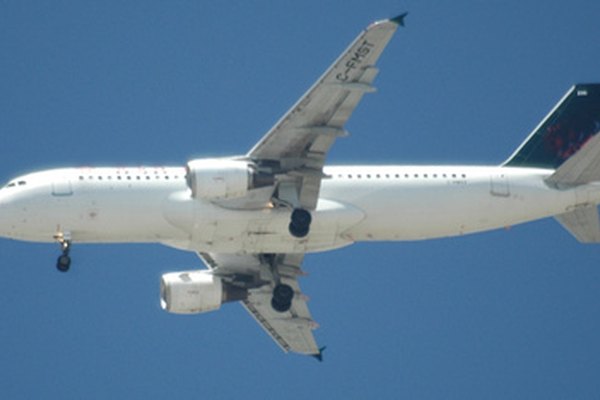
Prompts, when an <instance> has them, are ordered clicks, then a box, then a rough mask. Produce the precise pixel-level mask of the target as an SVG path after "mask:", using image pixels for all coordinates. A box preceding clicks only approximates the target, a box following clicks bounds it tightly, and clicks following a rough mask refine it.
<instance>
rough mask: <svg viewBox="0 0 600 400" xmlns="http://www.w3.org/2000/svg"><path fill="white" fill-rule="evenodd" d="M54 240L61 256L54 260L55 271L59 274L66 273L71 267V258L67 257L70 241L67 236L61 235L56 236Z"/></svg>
mask: <svg viewBox="0 0 600 400" xmlns="http://www.w3.org/2000/svg"><path fill="white" fill-rule="evenodd" d="M55 239H56V240H57V241H58V243H59V244H60V248H61V250H62V254H61V255H60V256H59V257H58V259H57V260H56V269H58V270H59V271H60V272H67V271H68V270H69V268H70V267H71V256H69V253H70V251H71V239H70V238H69V236H68V235H65V234H62V233H60V234H57V235H56V236H55Z"/></svg>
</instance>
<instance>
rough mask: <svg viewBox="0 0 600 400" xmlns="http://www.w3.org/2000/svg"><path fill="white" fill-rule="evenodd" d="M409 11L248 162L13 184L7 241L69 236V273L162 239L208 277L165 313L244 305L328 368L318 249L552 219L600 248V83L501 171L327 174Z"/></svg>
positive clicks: (345, 58) (164, 284)
mask: <svg viewBox="0 0 600 400" xmlns="http://www.w3.org/2000/svg"><path fill="white" fill-rule="evenodd" d="M405 17H406V13H405V14H402V15H399V16H397V17H395V18H391V19H387V20H381V21H377V22H374V23H373V24H371V25H369V26H368V27H367V28H366V29H365V30H364V31H362V32H361V33H360V34H359V35H358V37H357V38H356V39H355V40H354V41H353V42H352V43H351V44H350V46H349V47H348V48H347V49H346V50H345V51H344V52H343V53H342V54H341V55H340V56H339V58H338V59H337V60H336V61H335V62H334V63H333V64H332V65H331V66H330V67H329V68H328V69H327V70H326V71H325V73H324V74H323V75H322V76H321V77H320V78H319V79H318V80H317V81H316V83H315V84H314V85H313V86H312V87H311V88H310V89H309V90H308V91H307V92H306V93H305V94H304V95H303V96H302V97H301V98H300V99H299V100H298V102H297V103H296V104H294V105H293V106H292V108H291V109H290V110H289V111H287V112H286V113H285V114H284V115H283V117H282V118H281V119H280V120H279V121H278V122H277V123H276V124H275V125H274V126H273V127H272V128H271V129H270V130H269V131H268V132H267V133H266V134H265V135H264V136H263V137H262V139H260V141H259V142H258V143H257V144H256V145H255V146H254V147H253V148H251V149H250V150H249V151H248V152H247V153H246V154H245V155H240V156H233V157H224V158H204V159H193V160H191V161H189V162H187V164H185V166H174V167H131V168H120V167H98V168H92V167H83V168H62V169H52V170H44V171H40V172H34V173H30V174H27V175H24V176H20V177H17V178H15V179H13V180H11V181H10V182H8V184H6V185H5V186H4V187H3V188H2V189H0V236H2V237H5V238H10V239H15V240H23V241H34V242H50V243H52V242H56V243H58V244H59V245H60V248H61V253H60V256H59V257H58V259H57V262H56V267H57V268H58V270H59V271H62V272H66V271H68V270H69V268H70V266H71V253H70V252H71V249H72V247H73V246H74V245H79V244H84V243H161V244H163V245H166V246H170V247H174V248H176V249H180V250H184V251H192V252H196V253H197V254H198V256H199V257H200V259H201V260H202V261H203V262H204V264H205V266H206V267H207V268H205V269H195V270H190V271H178V272H169V273H166V274H164V275H162V277H161V280H160V286H161V292H160V293H161V294H160V301H161V306H162V308H163V309H164V310H165V311H167V312H171V313H177V314H197V313H205V312H209V311H215V310H218V309H219V308H220V307H221V305H222V304H223V303H226V302H240V303H241V304H242V305H243V306H244V307H245V308H246V310H247V311H248V312H249V313H250V314H251V315H252V316H253V317H254V318H255V319H256V321H257V322H258V323H259V324H260V325H261V326H262V328H264V330H265V331H266V332H267V333H268V334H269V335H270V336H271V338H272V339H273V340H274V341H275V342H276V343H277V344H278V345H279V346H280V347H281V349H283V350H284V351H285V352H295V353H300V354H305V355H312V356H314V357H316V358H318V359H320V360H321V359H322V349H323V348H321V347H319V346H318V345H317V343H316V340H315V338H314V335H313V332H312V331H313V329H315V328H316V327H317V324H316V323H315V322H314V321H313V319H312V316H311V313H310V311H309V309H308V306H307V297H306V296H305V295H304V294H303V293H302V291H301V290H300V287H299V284H298V279H299V278H300V277H302V276H303V275H304V272H303V270H302V268H301V264H302V261H303V258H304V255H305V254H306V253H314V252H323V251H328V250H332V249H338V248H342V247H345V246H349V245H351V244H353V243H355V242H361V241H408V240H424V239H432V238H441V237H453V236H461V235H465V234H471V233H476V232H483V231H488V230H492V229H499V228H504V227H509V226H512V225H516V224H521V223H525V222H529V221H534V220H537V219H541V218H547V217H554V218H555V219H556V220H558V222H559V223H560V224H562V226H564V227H565V228H566V229H567V230H568V231H569V232H570V233H571V234H572V235H573V236H574V237H575V238H576V239H577V240H579V241H580V242H584V243H599V242H600V222H599V218H598V211H597V205H598V204H599V203H600V135H597V133H598V132H599V131H600V84H598V83H593V84H577V85H575V86H573V87H572V88H571V89H569V91H568V92H567V93H566V94H565V95H564V97H563V98H562V99H561V100H560V101H559V102H558V104H557V105H556V106H555V107H554V109H552V110H551V111H550V113H549V114H548V115H547V116H546V117H545V118H544V119H543V120H542V122H541V123H540V124H539V125H538V126H537V127H536V128H535V129H534V130H533V132H532V133H531V134H530V135H529V136H528V137H527V139H526V140H525V141H524V142H523V144H521V145H520V146H519V147H518V148H517V149H516V150H515V151H514V153H513V154H512V155H510V157H508V159H507V160H506V161H505V162H504V163H502V164H501V165H491V166H465V165H449V166H444V165H430V166H415V165H371V166H365V165H352V166H325V159H326V156H327V153H328V151H329V149H330V147H331V146H332V145H333V143H334V142H335V140H336V139H337V138H342V137H344V136H347V131H346V130H345V128H344V127H345V124H346V122H347V121H348V119H349V118H350V115H351V114H352V112H353V111H354V109H355V108H356V106H357V105H358V103H359V102H360V100H361V99H362V97H363V95H364V94H366V93H370V92H373V91H374V90H375V89H374V87H373V86H372V83H373V81H374V79H375V77H376V75H377V73H378V68H377V66H376V64H377V61H378V59H379V57H380V55H381V53H382V51H383V50H384V48H385V47H386V45H387V44H388V42H389V41H390V39H391V38H392V36H393V35H394V33H395V32H396V31H397V30H398V28H399V27H401V26H404V20H405Z"/></svg>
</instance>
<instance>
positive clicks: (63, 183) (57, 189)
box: [52, 178, 73, 196]
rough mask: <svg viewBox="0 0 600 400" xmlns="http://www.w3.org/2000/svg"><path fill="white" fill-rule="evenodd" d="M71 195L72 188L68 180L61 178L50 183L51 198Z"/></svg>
mask: <svg viewBox="0 0 600 400" xmlns="http://www.w3.org/2000/svg"><path fill="white" fill-rule="evenodd" d="M72 194H73V188H72V186H71V180H70V179H68V178H63V179H60V180H56V181H54V182H52V196H71V195H72Z"/></svg>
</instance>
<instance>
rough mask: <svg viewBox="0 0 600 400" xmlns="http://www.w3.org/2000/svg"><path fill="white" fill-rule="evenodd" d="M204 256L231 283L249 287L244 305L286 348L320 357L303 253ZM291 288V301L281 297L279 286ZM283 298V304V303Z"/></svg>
mask: <svg viewBox="0 0 600 400" xmlns="http://www.w3.org/2000/svg"><path fill="white" fill-rule="evenodd" d="M199 256H200V258H202V260H203V261H204V262H205V264H206V265H207V266H208V267H209V268H210V269H211V271H212V273H213V274H214V275H216V276H219V277H220V278H221V279H223V280H224V281H225V282H227V283H228V284H229V285H233V286H237V287H240V288H245V289H247V293H248V295H247V297H246V298H245V299H243V300H242V304H243V305H244V307H245V308H246V310H248V312H249V313H250V314H251V315H252V316H253V317H254V319H255V320H256V321H257V322H258V323H259V324H260V325H261V326H262V327H263V329H264V330H265V331H266V332H267V333H268V334H269V335H270V336H271V338H273V340H274V341H275V342H276V343H277V344H278V345H279V346H280V347H281V348H282V349H283V350H284V351H285V352H290V351H291V352H295V353H300V354H306V355H314V356H319V355H320V351H319V347H318V346H317V343H316V341H315V338H314V336H313V333H312V331H313V330H314V329H315V328H316V327H317V324H316V323H315V322H314V321H313V319H312V316H311V314H310V311H309V310H308V305H307V299H306V296H304V295H303V294H302V292H301V290H300V286H299V284H298V279H297V278H298V277H299V276H301V275H302V274H303V272H302V270H301V268H300V265H301V263H302V259H303V258H304V256H303V255H302V254H256V255H252V254H245V255H238V254H208V253H199ZM285 286H287V287H289V288H290V289H291V291H292V298H291V303H290V304H289V305H286V304H285V302H286V301H287V300H285V299H284V300H281V298H278V297H277V294H276V293H277V290H278V288H282V287H285ZM282 301H283V303H282Z"/></svg>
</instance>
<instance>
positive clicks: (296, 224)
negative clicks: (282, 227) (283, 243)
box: [288, 208, 312, 238]
mask: <svg viewBox="0 0 600 400" xmlns="http://www.w3.org/2000/svg"><path fill="white" fill-rule="evenodd" d="M311 222H312V216H311V215H310V212H308V211H307V210H305V209H303V208H295V209H294V211H292V217H291V221H290V225H289V227H288V229H289V231H290V233H291V234H292V236H294V237H297V238H303V237H305V236H306V235H308V232H309V230H310V223H311Z"/></svg>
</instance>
